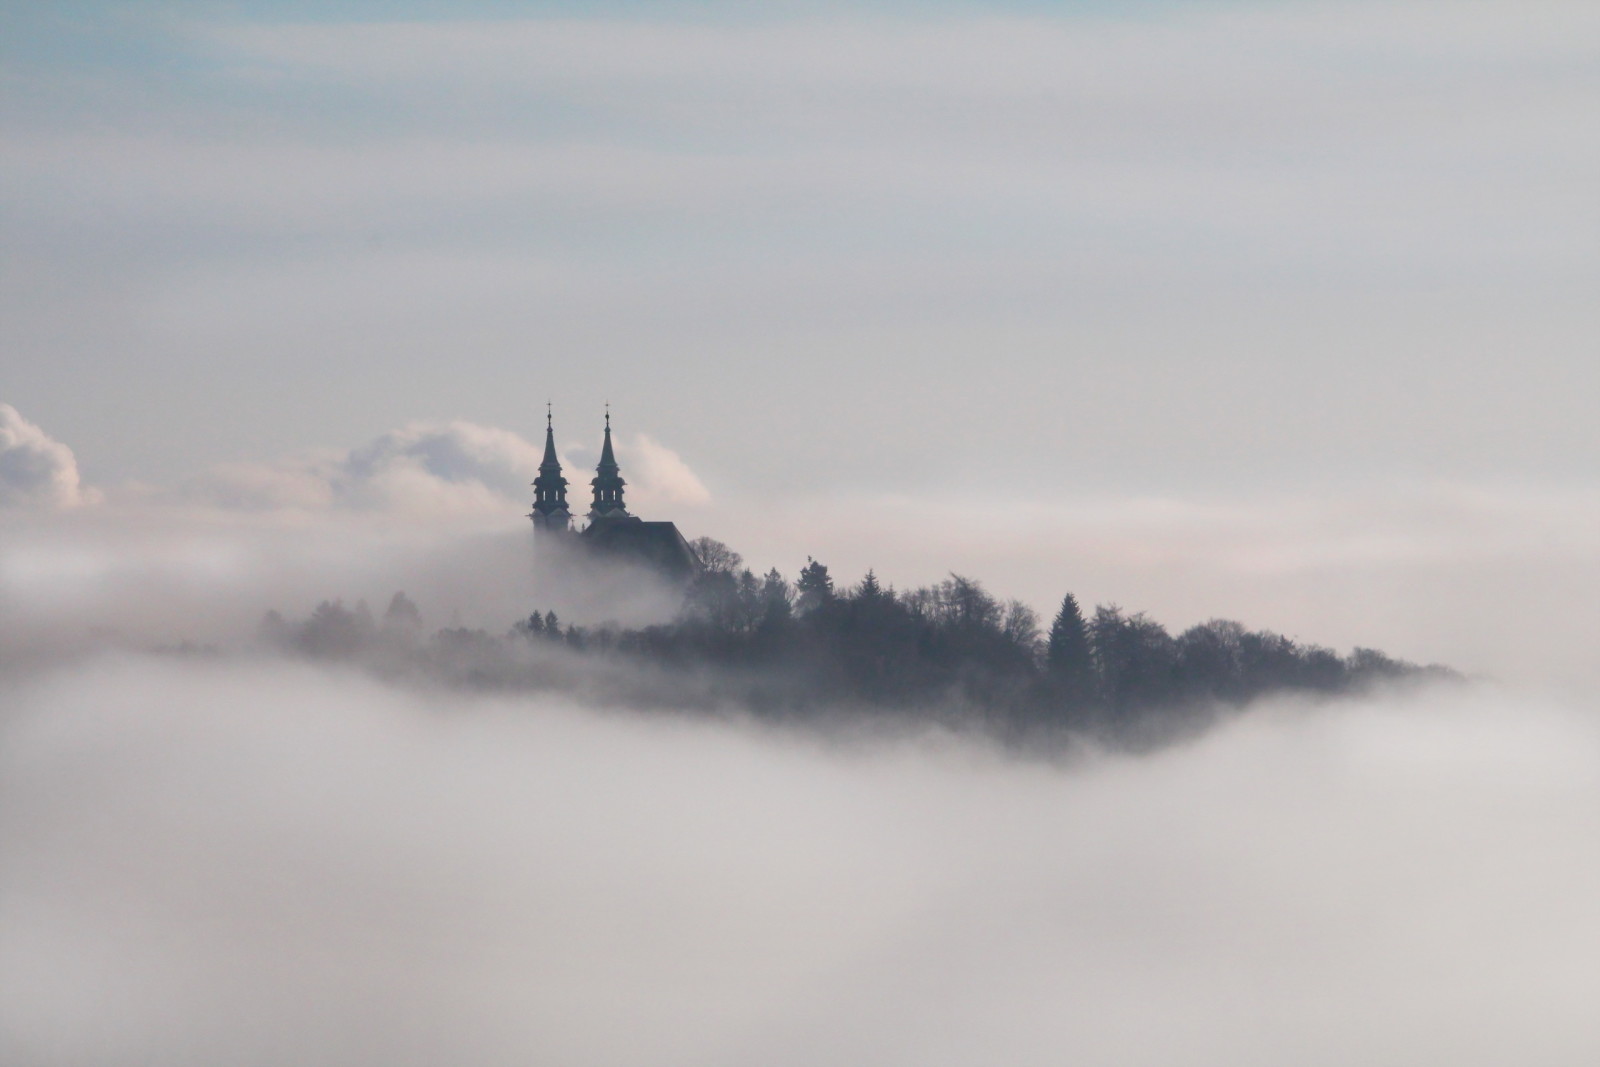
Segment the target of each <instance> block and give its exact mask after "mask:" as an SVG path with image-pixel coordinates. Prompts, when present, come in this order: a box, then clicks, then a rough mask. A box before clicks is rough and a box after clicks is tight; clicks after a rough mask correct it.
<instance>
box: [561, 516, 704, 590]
mask: <svg viewBox="0 0 1600 1067" xmlns="http://www.w3.org/2000/svg"><path fill="white" fill-rule="evenodd" d="M580 536H581V537H582V539H583V541H584V543H585V544H587V545H588V546H589V547H590V548H591V549H593V550H595V551H597V552H603V553H605V554H606V555H609V556H614V557H617V558H621V559H629V560H632V561H634V562H637V563H642V564H644V565H646V566H649V567H653V568H655V569H656V570H659V571H661V572H662V573H664V574H667V575H669V576H671V577H674V578H687V577H689V576H690V575H692V574H694V573H695V572H696V571H698V570H699V569H700V560H699V558H698V557H696V556H695V554H694V549H692V548H690V547H689V542H688V541H686V540H684V537H683V534H681V533H679V532H678V524H677V523H674V522H645V521H644V520H643V519H639V518H635V517H633V516H631V515H630V516H621V517H615V518H601V519H595V520H594V521H593V522H591V523H589V525H588V526H587V527H585V528H584V530H583V533H582V534H581V535H580Z"/></svg>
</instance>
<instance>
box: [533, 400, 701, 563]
mask: <svg viewBox="0 0 1600 1067" xmlns="http://www.w3.org/2000/svg"><path fill="white" fill-rule="evenodd" d="M626 484H627V483H626V482H625V481H623V478H622V469H621V468H620V467H619V466H618V465H617V457H616V452H615V451H614V450H613V449H612V446H611V410H610V408H609V407H608V408H607V409H606V429H605V442H604V444H603V445H602V446H601V448H600V463H599V464H598V465H597V466H596V467H595V476H594V478H593V479H592V480H591V481H590V482H589V485H590V486H591V487H592V488H593V489H594V499H593V501H592V502H591V503H590V505H589V514H588V516H587V518H588V522H587V524H586V525H584V526H583V528H582V529H580V530H578V531H577V532H576V533H574V532H573V528H572V512H571V511H570V510H569V509H568V507H567V479H566V478H564V477H562V475H561V461H560V460H559V459H557V458H556V442H555V429H554V424H553V422H552V419H551V415H550V412H549V410H548V408H547V410H546V411H545V416H544V459H543V461H542V462H541V463H540V464H539V477H537V478H535V479H534V482H533V511H532V512H530V513H529V514H528V518H530V519H532V520H533V528H534V531H535V533H536V534H538V535H539V536H541V537H563V538H572V539H573V541H574V542H575V543H577V544H579V545H581V546H583V547H584V548H586V549H587V550H589V551H590V552H593V553H594V554H595V555H596V556H598V557H601V558H604V559H610V560H617V561H627V562H632V563H639V564H643V565H645V566H648V567H652V568H654V569H655V570H658V571H660V572H661V573H662V574H665V575H667V576H668V577H672V578H679V579H683V578H689V577H691V576H693V575H694V574H696V573H697V572H698V571H699V570H700V560H699V559H698V558H697V557H696V556H695V554H694V549H692V548H690V547H689V542H688V541H686V540H684V537H683V534H681V533H679V532H678V526H677V524H676V523H673V522H646V521H645V520H643V519H641V518H639V517H638V516H637V515H630V514H629V513H628V509H627V507H626V506H625V505H624V504H623V501H622V490H623V486H625V485H626Z"/></svg>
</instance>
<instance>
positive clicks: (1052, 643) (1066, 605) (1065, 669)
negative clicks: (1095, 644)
mask: <svg viewBox="0 0 1600 1067" xmlns="http://www.w3.org/2000/svg"><path fill="white" fill-rule="evenodd" d="M1045 671H1046V672H1047V674H1048V676H1049V678H1050V682H1051V684H1052V686H1053V688H1055V689H1056V691H1057V692H1058V693H1060V694H1061V696H1062V697H1064V698H1065V699H1066V700H1067V701H1069V702H1082V701H1086V700H1088V699H1089V697H1090V696H1091V695H1092V694H1093V693H1094V655H1093V653H1092V652H1091V650H1090V647H1089V627H1088V625H1087V624H1086V623H1085V622H1084V619H1083V612H1082V611H1081V610H1079V608H1078V598H1077V597H1075V596H1073V595H1072V594H1071V593H1068V594H1067V595H1066V596H1065V597H1063V598H1062V600H1061V610H1060V611H1058V612H1056V617H1055V621H1053V622H1052V623H1051V624H1050V637H1049V641H1048V643H1047V644H1046V646H1045Z"/></svg>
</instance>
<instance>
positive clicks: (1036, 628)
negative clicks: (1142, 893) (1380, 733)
mask: <svg viewBox="0 0 1600 1067" xmlns="http://www.w3.org/2000/svg"><path fill="white" fill-rule="evenodd" d="M695 547H696V549H697V551H698V553H699V555H700V556H701V557H702V559H704V560H705V562H706V567H705V569H704V571H703V572H702V573H700V574H699V575H697V576H696V577H695V578H694V579H693V580H692V581H691V582H689V583H688V584H687V586H686V587H684V589H683V595H682V602H681V606H680V607H679V609H678V611H677V613H676V616H675V617H674V618H672V619H671V620H670V621H667V622H662V623H657V624H654V625H648V626H642V627H634V628H630V627H623V626H619V625H616V624H613V623H602V624H584V623H579V622H575V621H569V620H564V619H562V618H561V617H560V616H559V615H558V614H557V613H556V612H554V611H543V610H538V609H537V608H535V609H534V610H530V612H529V613H528V615H527V616H526V617H524V618H523V619H522V620H521V621H519V622H518V623H517V624H516V625H515V626H514V627H512V628H511V630H510V631H509V632H508V633H504V634H495V633H491V632H489V631H487V630H482V629H468V628H463V627H459V626H454V627H446V628H443V629H440V630H437V631H435V632H433V633H431V635H429V634H428V633H427V629H426V627H425V625H424V620H423V618H422V615H421V613H420V611H419V610H418V609H417V607H416V605H415V604H414V603H413V602H412V601H411V600H410V599H409V598H407V597H406V596H405V595H404V594H403V593H397V594H396V595H395V597H394V598H393V600H392V601H391V602H390V604H389V606H388V608H387V610H386V611H385V612H384V613H383V616H382V618H381V619H379V618H376V617H375V616H374V614H373V613H372V612H371V610H370V609H368V608H367V607H366V605H364V604H362V605H358V606H357V607H356V608H355V609H351V608H347V607H345V606H344V605H343V604H342V603H341V602H339V601H324V602H323V603H322V604H320V605H319V606H318V607H317V609H316V610H315V611H314V612H313V613H312V614H311V615H310V616H309V617H307V618H305V619H301V620H294V621H289V620H285V619H284V618H283V617H282V616H280V615H278V614H277V613H276V612H273V613H269V615H268V616H267V618H266V619H265V620H264V621H263V625H262V637H263V639H264V640H265V642H266V643H268V644H269V645H271V646H273V647H276V648H279V649H282V650H285V651H288V652H291V653H295V654H301V655H307V656H311V657H316V658H326V659H338V660H349V661H356V662H362V663H366V664H368V665H370V666H372V667H374V668H376V669H379V670H381V671H384V672H401V673H422V674H425V675H428V676H433V677H435V678H438V679H443V680H446V681H449V682H452V683H456V684H467V685H472V686H476V687H489V688H531V689H556V690H569V691H577V692H582V693H584V694H586V695H587V696H589V697H590V698H591V699H595V700H598V701H600V702H604V703H624V704H650V705H655V706H670V707H678V708H725V707H738V708H740V709H749V710H752V711H754V712H755V713H757V714H760V715H763V716H771V717H777V718H784V719H800V720H803V719H805V718H807V717H814V716H820V715H822V714H823V713H824V709H826V713H827V714H828V716H829V717H830V719H831V718H833V717H835V716H837V715H838V714H840V713H841V709H843V713H844V714H847V715H857V716H880V717H882V716H886V715H887V716H892V717H894V718H896V719H899V720H907V719H912V720H914V719H928V720H936V721H941V722H945V723H949V724H960V725H976V726H980V727H983V728H986V729H989V730H992V731H995V732H998V733H1002V734H1005V735H1014V736H1040V737H1042V736H1058V737H1059V736H1062V735H1071V734H1083V735H1088V736H1093V737H1095V738H1097V739H1100V740H1102V741H1107V742H1112V743H1117V744H1126V745H1133V746H1141V745H1145V744H1150V743H1158V742H1160V741H1162V740H1164V739H1169V738H1173V737H1177V736H1183V735H1187V734H1190V733H1192V732H1194V731H1195V730H1197V729H1199V728H1201V727H1203V726H1204V725H1206V724H1207V723H1209V722H1211V721H1212V720H1214V719H1215V718H1216V717H1217V716H1218V715H1219V714H1220V713H1222V712H1225V711H1227V710H1228V709H1237V708H1241V707H1243V706H1245V705H1247V704H1248V703H1250V702H1251V701H1253V700H1256V699H1258V698H1260V697H1264V696H1269V695H1275V694H1283V693H1302V694H1307V695H1311V696H1317V697H1330V696H1338V695H1341V694H1348V693H1353V692H1358V691H1363V690H1366V689H1368V688H1370V687H1371V686H1373V685H1374V684H1377V683H1392V682H1397V681H1404V680H1408V679H1422V678H1435V679H1437V678H1450V677H1455V675H1454V672H1452V671H1450V670H1449V669H1447V668H1444V667H1439V666H1428V667H1419V666H1416V665H1414V664H1410V663H1406V662H1403V661H1399V660H1395V659H1392V658H1390V657H1388V656H1386V655H1384V654H1383V653H1382V652H1379V651H1376V650H1373V649H1368V648H1357V649H1355V650H1353V651H1352V652H1351V653H1349V654H1348V655H1343V656H1341V655H1339V654H1338V653H1336V652H1334V651H1333V650H1332V649H1328V648H1324V647H1321V646H1319V645H1314V644H1306V643H1302V642H1300V641H1296V640H1293V639H1290V638H1288V637H1285V636H1282V635H1280V634H1275V633H1271V632H1267V631H1261V630H1251V629H1249V628H1247V627H1246V626H1244V625H1243V624H1241V623H1238V622H1233V621H1228V620H1221V619H1214V620H1211V621H1209V622H1206V623H1203V624H1200V625H1197V626H1193V627H1190V628H1189V629H1187V630H1184V631H1183V632H1181V633H1178V634H1176V635H1175V634H1172V633H1170V632H1168V630H1167V629H1166V628H1165V627H1163V626H1162V625H1161V624H1160V623H1159V622H1157V621H1155V620H1153V619H1151V618H1149V617H1147V616H1146V615H1145V614H1144V613H1142V612H1128V611H1125V610H1123V609H1122V608H1120V607H1118V606H1116V605H1114V604H1102V605H1099V606H1097V607H1095V608H1094V610H1093V611H1092V612H1089V613H1086V612H1085V611H1084V610H1083V609H1082V608H1081V607H1080V605H1079V604H1078V601H1077V599H1076V598H1075V597H1074V596H1073V595H1072V594H1070V593H1069V594H1067V595H1066V596H1065V597H1063V599H1062V601H1061V604H1060V608H1059V610H1058V611H1057V612H1056V614H1055V616H1054V618H1053V619H1052V620H1051V621H1050V622H1049V624H1048V625H1045V624H1043V623H1042V621H1041V620H1040V619H1039V617H1038V615H1037V614H1036V613H1035V612H1034V610H1033V609H1032V608H1030V607H1028V606H1027V605H1026V604H1024V603H1022V602H1021V601H1017V600H1012V601H1009V602H1001V601H1000V600H998V599H997V598H995V597H994V596H992V595H991V594H990V593H988V592H987V591H986V590H985V589H984V587H983V585H982V584H981V583H980V582H979V581H977V580H975V579H972V578H967V577H963V576H961V575H955V574H952V575H951V576H950V577H949V578H947V579H945V580H944V581H941V582H939V583H937V584H935V585H931V586H925V587H922V588H917V589H911V590H905V591H901V590H896V589H895V588H893V587H892V586H885V585H884V584H882V583H881V582H880V581H879V580H878V578H877V576H876V574H875V573H873V572H870V571H869V572H868V573H867V574H866V575H865V576H864V577H863V578H862V579H861V580H860V581H859V582H856V583H854V584H852V585H849V586H846V587H840V586H837V585H836V583H835V582H834V580H833V577H832V576H831V575H830V574H829V572H828V568H827V567H826V566H825V565H824V564H822V563H819V562H817V561H815V560H810V561H808V563H807V565H806V567H804V568H803V569H802V570H801V572H800V574H799V576H798V578H797V579H796V580H795V581H793V582H790V581H789V580H787V579H786V578H785V577H784V576H783V575H782V574H780V573H779V572H778V571H777V570H776V569H772V570H769V571H768V572H767V573H766V574H765V575H760V576H758V575H757V574H755V573H754V572H753V571H751V570H749V569H747V568H745V567H743V566H742V563H743V561H742V559H741V557H740V556H739V554H738V553H736V552H733V551H732V550H730V549H728V548H727V547H726V546H725V545H722V544H721V543H720V542H716V541H714V540H711V539H709V538H701V539H700V540H699V541H698V542H696V545H695Z"/></svg>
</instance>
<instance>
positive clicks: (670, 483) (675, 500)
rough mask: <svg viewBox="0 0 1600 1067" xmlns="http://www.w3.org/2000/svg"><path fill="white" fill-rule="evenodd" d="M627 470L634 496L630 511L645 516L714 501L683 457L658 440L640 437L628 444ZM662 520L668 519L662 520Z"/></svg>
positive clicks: (631, 495) (640, 434)
mask: <svg viewBox="0 0 1600 1067" xmlns="http://www.w3.org/2000/svg"><path fill="white" fill-rule="evenodd" d="M626 448H627V452H626V454H627V457H628V466H627V468H626V469H625V470H624V471H623V473H624V475H625V476H626V477H627V478H628V483H629V488H630V489H631V490H632V493H631V494H630V497H629V501H630V503H629V507H630V509H631V510H633V511H635V512H638V513H640V514H643V515H644V517H645V518H651V517H653V516H651V515H649V514H644V513H645V512H649V511H652V510H655V509H658V508H669V507H672V506H674V505H677V506H690V507H693V506H697V505H701V504H707V503H710V501H711V493H710V491H709V490H707V489H706V487H705V485H704V483H702V482H701V481H700V479H699V477H697V476H696V475H695V473H694V471H692V470H690V469H689V465H688V464H687V463H685V462H684V461H683V457H682V456H680V455H678V453H676V452H674V451H673V450H672V449H670V448H668V447H667V446H665V445H663V444H661V443H659V442H658V441H656V440H655V439H653V438H651V437H648V436H646V435H645V434H642V433H639V434H634V435H633V437H632V438H631V439H630V440H629V441H628V443H627V446H626ZM661 517H663V518H665V517H667V516H661Z"/></svg>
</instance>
